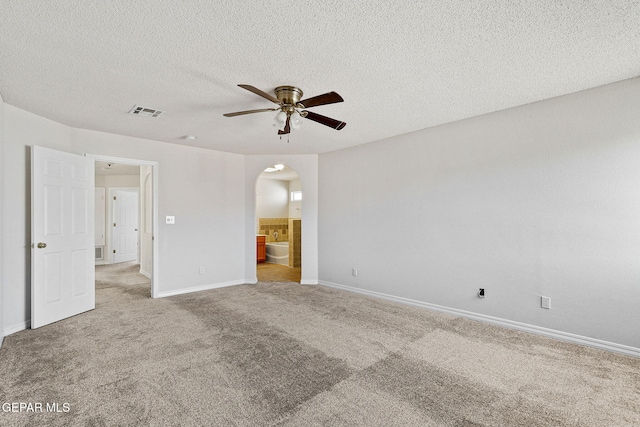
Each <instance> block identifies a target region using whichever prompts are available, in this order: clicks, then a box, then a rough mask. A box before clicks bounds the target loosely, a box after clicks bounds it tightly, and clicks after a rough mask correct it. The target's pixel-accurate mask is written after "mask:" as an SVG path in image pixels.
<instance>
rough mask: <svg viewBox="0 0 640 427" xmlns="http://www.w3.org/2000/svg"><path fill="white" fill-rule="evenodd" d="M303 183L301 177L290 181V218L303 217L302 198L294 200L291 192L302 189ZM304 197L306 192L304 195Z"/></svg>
mask: <svg viewBox="0 0 640 427" xmlns="http://www.w3.org/2000/svg"><path fill="white" fill-rule="evenodd" d="M301 190H302V184H301V183H300V180H299V179H292V180H291V181H289V218H302V202H301V201H300V200H298V201H295V202H292V201H291V196H290V194H291V192H292V191H301ZM302 197H303V199H304V194H303V195H302Z"/></svg>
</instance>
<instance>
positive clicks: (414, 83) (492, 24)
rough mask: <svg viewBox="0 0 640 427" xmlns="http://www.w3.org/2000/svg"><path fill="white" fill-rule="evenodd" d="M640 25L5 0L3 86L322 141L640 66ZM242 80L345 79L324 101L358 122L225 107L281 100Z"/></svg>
mask: <svg viewBox="0 0 640 427" xmlns="http://www.w3.org/2000/svg"><path fill="white" fill-rule="evenodd" d="M639 23H640V2H639V1H638V0H633V1H618V0H602V1H586V0H584V1H579V0H573V1H562V0H537V1H536V0H530V1H515V0H505V1H495V0H476V1H468V0H458V1H455V0H448V1H415V0H405V1H397V2H389V1H361V0H352V1H350V2H342V1H338V0H324V1H320V2H295V1H280V0H270V1H264V0H262V1H249V0H233V1H230V0H217V1H211V0H181V1H175V0H153V1H146V0H139V1H133V2H132V1H129V0H127V1H124V0H110V1H87V0H75V1H74V0H49V1H47V2H44V3H43V2H42V1H40V0H17V1H13V0H2V1H0V24H1V25H0V58H1V63H0V94H1V95H2V97H3V99H4V101H5V102H6V103H7V104H11V105H14V106H16V107H19V108H21V109H24V110H27V111H30V112H33V113H35V114H38V115H40V116H44V117H47V118H50V119H52V120H55V121H57V122H61V123H64V124H67V125H69V126H72V127H77V128H86V129H95V130H99V131H105V132H111V133H116V134H123V135H132V136H138V137H143V138H150V139H155V140H160V141H166V142H170V143H177V144H185V145H195V146H200V147H206V148H210V149H214V150H222V151H230V152H236V153H244V154H268V153H272V154H281V153H291V154H309V153H322V152H326V151H332V150H337V149H341V148H346V147H349V146H353V145H359V144H364V143H367V142H371V141H375V140H379V139H382V138H386V137H391V136H394V135H399V134H403V133H407V132H411V131H415V130H419V129H424V128H428V127H431V126H436V125H439V124H443V123H447V122H452V121H455V120H460V119H463V118H467V117H471V116H476V115H480V114H485V113H488V112H492V111H497V110H501V109H505V108H509V107H513V106H517V105H522V104H526V103H530V102H534V101H539V100H542V99H546V98H550V97H554V96H558V95H563V94H567V93H571V92H576V91H579V90H582V89H587V88H591V87H595V86H600V85H604V84H607V83H612V82H615V81H619V80H624V79H627V78H631V77H635V76H638V75H640V25H639ZM239 83H243V84H249V85H253V86H256V87H258V88H260V89H262V90H264V91H267V92H271V91H273V89H274V88H275V87H276V86H280V85H295V86H298V87H300V88H301V89H302V90H303V91H304V92H305V96H314V95H318V94H321V93H325V92H328V91H332V90H333V91H336V92H338V93H339V94H340V95H342V97H343V98H344V99H345V102H344V103H340V104H333V105H326V106H320V107H315V108H313V109H312V110H313V111H314V112H316V113H319V114H323V115H327V116H330V117H333V118H336V119H339V120H342V121H345V122H347V126H346V127H345V128H344V129H343V130H341V131H336V130H333V129H331V128H328V127H325V126H322V125H320V124H317V123H315V122H311V121H309V120H305V123H304V126H303V128H302V129H301V130H299V131H294V132H293V133H292V134H291V137H290V139H289V142H288V141H287V139H286V138H283V139H282V140H281V139H280V138H279V137H278V136H277V135H276V133H277V131H276V129H275V128H274V127H273V126H272V117H273V115H274V114H272V113H260V114H253V115H246V116H239V117H233V118H227V117H223V116H222V114H223V113H227V112H233V111H238V110H247V109H257V108H270V107H272V106H273V105H274V104H271V103H270V102H269V101H267V100H264V99H262V98H260V97H258V96H256V95H254V94H252V93H250V92H248V91H246V90H243V89H241V88H239V87H237V86H236V85H237V84H239ZM134 104H137V105H140V106H144V107H150V108H154V109H160V110H163V111H164V114H163V115H161V116H160V117H157V118H149V117H138V116H133V115H130V114H127V113H128V112H129V110H130V109H131V108H132V107H133V106H134ZM184 135H196V136H197V137H198V139H197V140H195V141H190V140H186V139H183V138H182V137H183V136H184Z"/></svg>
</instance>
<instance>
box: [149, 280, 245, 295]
mask: <svg viewBox="0 0 640 427" xmlns="http://www.w3.org/2000/svg"><path fill="white" fill-rule="evenodd" d="M245 284H247V282H246V281H244V280H232V281H230V282H220V283H212V284H210V285H202V286H193V287H191V288H184V289H178V290H176V291H168V292H160V293H159V294H158V295H157V296H156V298H164V297H170V296H174V295H182V294H189V293H191V292H200V291H208V290H210V289H217V288H225V287H227V286H235V285H245Z"/></svg>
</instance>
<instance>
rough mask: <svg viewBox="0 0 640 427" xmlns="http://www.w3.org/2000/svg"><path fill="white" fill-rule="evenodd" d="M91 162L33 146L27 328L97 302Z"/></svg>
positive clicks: (91, 305) (64, 316) (91, 160)
mask: <svg viewBox="0 0 640 427" xmlns="http://www.w3.org/2000/svg"><path fill="white" fill-rule="evenodd" d="M93 169H94V162H93V159H89V158H86V157H83V156H78V155H76V154H70V153H65V152H62V151H57V150H51V149H49V148H44V147H37V146H34V147H32V149H31V243H32V245H31V247H32V249H31V328H33V329H35V328H38V327H40V326H44V325H47V324H49V323H53V322H56V321H58V320H62V319H65V318H67V317H71V316H74V315H76V314H79V313H82V312H85V311H88V310H92V309H94V308H95V270H94V207H95V204H94V195H93V186H94V175H93Z"/></svg>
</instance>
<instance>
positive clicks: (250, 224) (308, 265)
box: [244, 154, 318, 285]
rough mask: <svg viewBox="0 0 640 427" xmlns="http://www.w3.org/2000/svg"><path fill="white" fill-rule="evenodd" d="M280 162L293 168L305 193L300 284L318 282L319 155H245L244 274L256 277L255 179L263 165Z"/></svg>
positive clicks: (249, 277)
mask: <svg viewBox="0 0 640 427" xmlns="http://www.w3.org/2000/svg"><path fill="white" fill-rule="evenodd" d="M274 164H283V165H287V166H289V167H291V168H292V169H293V170H295V171H296V173H297V174H298V177H299V178H300V182H301V185H302V192H303V194H304V196H303V197H304V210H303V211H302V278H301V283H302V284H307V285H311V284H317V283H318V156H317V155H316V154H309V155H293V154H291V155H287V154H283V155H250V156H245V175H244V183H245V193H244V194H245V206H246V211H245V277H247V280H248V282H249V283H255V282H256V281H257V277H256V237H255V231H256V206H255V200H256V198H255V194H256V182H257V180H258V177H259V176H260V174H261V173H262V172H263V171H264V170H265V168H267V167H269V166H270V165H274Z"/></svg>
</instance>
